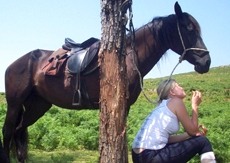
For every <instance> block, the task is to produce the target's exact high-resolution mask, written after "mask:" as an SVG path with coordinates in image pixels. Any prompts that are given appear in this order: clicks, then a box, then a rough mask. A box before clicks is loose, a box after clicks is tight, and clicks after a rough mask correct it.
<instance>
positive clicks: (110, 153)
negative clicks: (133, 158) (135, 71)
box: [98, 0, 128, 163]
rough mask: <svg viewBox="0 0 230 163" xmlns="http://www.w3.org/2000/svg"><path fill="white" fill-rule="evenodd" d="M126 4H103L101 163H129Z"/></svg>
mask: <svg viewBox="0 0 230 163" xmlns="http://www.w3.org/2000/svg"><path fill="white" fill-rule="evenodd" d="M123 1H124V0H101V23H102V37H101V48H100V52H99V59H98V62H99V66H100V138H99V154H100V156H99V162H100V163H127V162H128V151H127V141H126V117H127V107H126V105H127V96H128V93H127V85H128V84H127V83H128V82H127V80H126V63H125V57H126V56H125V47H126V45H125V39H126V34H125V23H124V22H123V21H122V20H123V19H121V15H120V13H122V12H120V11H121V5H122V3H123Z"/></svg>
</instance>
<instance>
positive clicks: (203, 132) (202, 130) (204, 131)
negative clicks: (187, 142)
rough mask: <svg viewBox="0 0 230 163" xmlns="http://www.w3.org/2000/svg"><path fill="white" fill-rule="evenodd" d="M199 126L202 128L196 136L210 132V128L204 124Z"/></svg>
mask: <svg viewBox="0 0 230 163" xmlns="http://www.w3.org/2000/svg"><path fill="white" fill-rule="evenodd" d="M198 128H199V129H200V132H198V133H197V134H196V136H205V135H206V134H207V132H208V129H207V128H206V127H205V126H204V125H203V124H201V125H199V126H198Z"/></svg>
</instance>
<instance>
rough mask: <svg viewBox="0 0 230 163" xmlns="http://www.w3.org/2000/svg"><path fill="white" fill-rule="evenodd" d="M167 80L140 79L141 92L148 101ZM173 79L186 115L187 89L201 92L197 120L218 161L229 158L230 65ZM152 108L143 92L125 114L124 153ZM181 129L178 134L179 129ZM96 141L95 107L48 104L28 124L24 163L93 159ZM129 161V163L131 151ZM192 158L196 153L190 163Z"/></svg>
mask: <svg viewBox="0 0 230 163" xmlns="http://www.w3.org/2000/svg"><path fill="white" fill-rule="evenodd" d="M166 78H167V77H165V78H156V79H146V80H144V92H145V93H146V94H147V96H148V97H149V98H150V99H151V100H153V101H154V100H155V99H156V98H157V95H156V91H155V89H156V87H157V86H158V84H159V83H160V82H161V81H162V80H164V79H166ZM173 78H175V79H176V80H177V81H178V82H179V83H180V85H182V86H183V87H184V89H185V92H186V94H187V97H186V98H185V99H184V102H185V105H186V107H187V109H188V112H189V113H191V95H192V93H191V92H192V90H199V91H201V92H202V100H203V102H202V103H201V105H200V106H199V122H200V123H203V124H204V125H205V126H206V127H207V128H208V129H209V132H208V134H207V137H208V138H209V140H210V141H211V143H212V145H213V149H214V152H215V154H216V158H217V162H218V163H228V162H230V157H229V156H230V136H229V135H230V129H229V122H230V84H229V81H230V66H222V67H217V68H211V69H210V71H209V73H207V74H203V75H200V74H197V73H195V72H191V73H184V74H178V75H174V76H173ZM4 96H5V94H4V93H0V126H2V125H3V122H4V118H5V112H6V101H5V97H4ZM154 107H155V105H154V104H151V103H149V102H148V101H147V100H146V99H145V97H144V96H143V94H142V93H141V94H140V96H139V98H138V100H137V101H136V103H135V104H134V105H132V106H131V110H130V112H129V116H128V118H127V140H128V142H127V143H128V148H129V153H130V150H131V144H132V141H133V139H134V136H135V135H136V133H137V131H138V129H139V127H140V126H141V124H142V123H143V121H144V119H145V117H146V116H147V115H148V114H149V113H150V112H151V111H152V110H153V108H154ZM180 132H183V129H182V128H181V130H180ZM0 137H1V135H0ZM98 139H99V110H81V111H72V110H66V109H61V108H59V107H56V106H53V107H52V108H51V109H50V110H49V111H48V112H47V113H46V114H45V115H44V116H43V117H42V118H40V119H39V120H38V121H37V122H36V123H35V124H34V125H32V126H30V127H29V141H30V143H29V149H30V150H29V156H30V159H29V163H30V162H31V163H33V162H34V163H37V162H39V163H46V162H47V163H48V162H49V163H52V162H55V163H58V162H60V163H63V162H65V163H66V162H69V163H91V162H92V163H95V162H97V160H98V155H99V154H98V151H97V149H98ZM129 162H132V161H131V156H130V155H129ZM197 162H199V157H198V156H196V157H194V158H193V159H192V160H191V161H190V162H189V163H197Z"/></svg>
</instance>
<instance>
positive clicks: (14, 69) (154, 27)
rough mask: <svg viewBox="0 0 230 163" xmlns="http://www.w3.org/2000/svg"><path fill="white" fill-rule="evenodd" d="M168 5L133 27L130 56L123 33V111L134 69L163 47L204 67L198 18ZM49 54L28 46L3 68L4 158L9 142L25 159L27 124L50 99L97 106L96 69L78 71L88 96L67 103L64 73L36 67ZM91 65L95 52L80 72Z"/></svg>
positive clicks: (145, 67)
mask: <svg viewBox="0 0 230 163" xmlns="http://www.w3.org/2000/svg"><path fill="white" fill-rule="evenodd" d="M174 7H175V13H176V14H172V15H169V16H167V17H158V18H154V19H153V20H152V21H151V22H149V23H147V24H146V25H144V26H142V27H141V28H139V29H137V30H136V31H135V51H133V52H132V55H131V44H132V41H131V36H130V35H127V42H126V45H127V49H126V52H127V57H126V65H127V80H129V88H128V90H129V94H130V96H129V99H128V101H127V110H129V109H130V106H131V105H132V104H133V103H134V102H135V101H136V100H137V98H138V96H139V94H140V92H141V86H140V82H139V81H140V78H139V75H138V72H137V69H138V71H139V72H140V74H141V78H143V77H144V76H145V75H146V74H147V73H148V72H149V71H150V70H151V69H152V68H153V66H154V65H155V64H156V63H157V62H158V61H159V60H160V58H161V57H162V56H163V54H164V53H165V52H166V51H167V50H168V49H172V50H173V51H174V52H176V53H177V54H179V55H182V56H181V57H182V58H181V59H184V60H187V61H188V62H189V63H191V64H193V65H194V67H195V70H196V71H197V72H198V73H201V74H202V73H206V72H208V71H209V68H210V63H211V59H210V56H209V52H208V51H207V49H206V47H205V45H204V43H203V40H202V38H201V36H200V33H201V31H200V26H199V24H198V22H197V21H196V20H195V19H194V18H193V17H192V16H191V15H190V14H188V13H183V12H182V10H181V7H180V6H179V4H178V3H175V6H174ZM52 53H53V51H47V50H40V49H37V50H34V51H31V52H29V53H27V54H25V55H24V56H22V57H21V58H19V59H17V60H16V61H15V62H13V63H12V64H11V65H10V66H9V67H8V68H7V70H6V74H5V90H6V92H5V93H6V100H7V104H8V105H7V113H6V118H5V123H4V126H3V138H4V149H5V151H6V154H7V156H8V157H9V152H10V145H12V144H15V147H16V148H15V149H16V151H15V154H16V156H17V159H18V161H19V162H25V160H26V159H27V144H28V143H27V137H28V133H27V127H28V126H30V125H32V124H33V123H35V122H36V121H37V120H38V119H39V118H40V117H42V116H43V115H44V113H45V112H46V111H48V110H49V109H50V108H51V106H52V104H55V105H57V106H59V107H62V108H67V109H75V110H79V109H98V108H99V90H100V88H99V87H100V84H99V80H100V79H99V70H98V69H96V70H95V71H92V72H91V73H88V74H87V75H84V76H81V83H82V86H83V87H82V89H84V92H87V95H88V97H87V98H86V97H85V98H84V95H82V96H83V98H82V101H81V104H82V105H81V106H75V105H72V98H73V93H74V90H73V88H74V82H70V84H69V85H68V84H67V85H66V84H65V82H66V80H67V78H68V79H69V77H70V76H69V74H67V73H66V72H65V71H63V72H62V73H61V74H60V75H59V76H56V77H53V76H47V75H45V74H44V72H43V71H42V68H43V67H44V66H45V64H46V63H47V60H48V59H49V57H50V56H51V54H52ZM97 65H98V62H97V57H95V58H94V59H93V60H92V62H91V65H90V66H89V67H86V69H85V71H90V70H91V69H93V68H94V67H96V66H97ZM136 68H137V69H136ZM72 81H74V80H72Z"/></svg>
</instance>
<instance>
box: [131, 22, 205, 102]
mask: <svg viewBox="0 0 230 163" xmlns="http://www.w3.org/2000/svg"><path fill="white" fill-rule="evenodd" d="M177 30H178V34H179V37H180V40H181V44H182V46H183V50H184V51H183V53H182V54H181V56H180V57H179V61H178V63H177V64H176V66H175V67H174V68H173V70H172V72H171V74H170V76H169V78H168V80H167V82H165V85H164V87H163V88H162V90H161V91H160V93H159V98H160V97H161V94H162V92H163V90H164V88H165V87H166V85H167V84H168V82H169V81H170V79H171V78H172V75H173V72H174V71H175V69H176V67H177V66H178V65H179V64H180V63H181V62H182V61H183V59H184V56H185V54H186V52H187V51H190V50H197V51H204V52H208V50H206V49H202V48H187V49H186V48H185V45H184V41H183V38H182V35H181V32H180V27H179V23H178V21H177ZM131 49H132V48H131ZM132 50H133V49H132ZM133 64H134V66H135V68H136V71H137V73H138V75H139V78H140V87H141V90H142V93H143V95H144V96H145V98H146V99H147V100H148V101H149V102H150V103H153V104H155V103H156V102H154V101H151V100H150V99H149V98H148V96H147V95H146V94H145V92H144V89H143V80H142V76H141V73H140V71H139V70H138V68H137V66H136V64H135V62H134V59H133ZM158 101H159V99H158Z"/></svg>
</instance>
